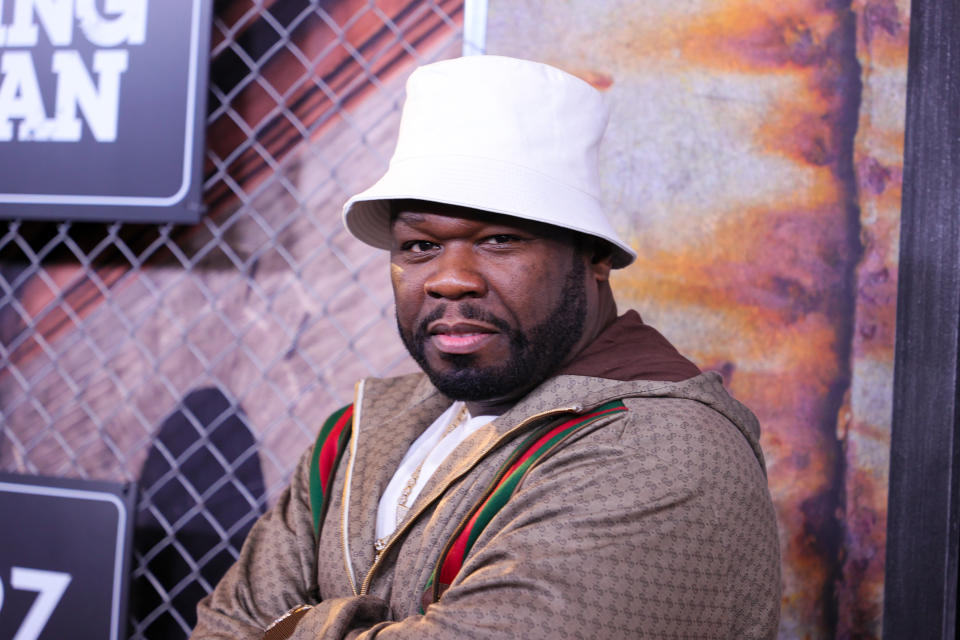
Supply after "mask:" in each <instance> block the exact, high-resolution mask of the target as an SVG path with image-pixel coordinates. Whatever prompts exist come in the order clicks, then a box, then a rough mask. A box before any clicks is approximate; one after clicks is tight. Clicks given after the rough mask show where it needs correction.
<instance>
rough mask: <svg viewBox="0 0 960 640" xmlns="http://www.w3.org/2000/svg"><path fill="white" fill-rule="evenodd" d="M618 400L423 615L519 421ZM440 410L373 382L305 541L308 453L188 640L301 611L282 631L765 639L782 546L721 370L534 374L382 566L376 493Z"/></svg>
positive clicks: (411, 392)
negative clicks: (617, 407)
mask: <svg viewBox="0 0 960 640" xmlns="http://www.w3.org/2000/svg"><path fill="white" fill-rule="evenodd" d="M615 399H620V400H622V402H623V403H624V405H625V406H626V407H627V411H625V412H621V413H616V414H612V415H610V416H609V417H604V418H602V419H600V420H597V421H596V422H595V423H592V424H591V425H589V426H588V427H587V428H585V429H583V430H582V431H580V432H578V433H577V434H576V435H575V437H573V438H571V439H570V441H568V442H565V444H564V446H563V447H561V448H559V449H558V450H557V451H555V452H554V453H553V454H552V455H551V456H550V457H549V458H548V459H546V460H544V461H543V462H542V463H541V464H540V465H539V466H537V467H536V468H535V469H533V470H532V471H531V472H530V474H529V475H528V476H526V477H525V479H524V481H523V483H522V484H521V485H520V486H519V487H518V488H517V490H516V492H515V493H514V495H513V497H512V498H511V499H510V500H509V501H508V502H507V503H506V505H505V506H504V507H503V508H502V509H501V510H500V511H498V512H497V514H496V515H495V516H494V517H493V519H492V520H491V521H490V523H489V524H488V525H487V527H486V528H485V529H483V531H482V533H481V534H480V535H479V536H478V538H477V539H476V542H475V544H474V545H473V547H472V548H471V550H470V553H469V554H468V555H467V557H466V558H465V561H464V564H463V568H462V569H461V571H460V573H459V574H458V575H457V577H456V579H455V580H454V581H453V583H452V584H451V585H450V587H449V589H447V590H446V591H445V592H444V594H443V596H442V597H441V598H440V600H439V601H438V602H436V603H434V604H433V605H431V606H430V608H429V609H428V610H427V612H426V613H425V614H423V615H421V614H419V609H420V596H421V593H422V589H423V585H424V584H426V583H427V581H428V579H429V577H430V572H431V571H432V570H433V568H434V567H435V566H436V563H437V560H438V557H439V555H440V553H441V551H442V546H443V545H444V543H445V542H446V541H447V540H448V539H449V537H450V536H451V535H452V533H453V532H454V531H455V530H456V528H457V525H458V524H459V523H460V522H461V520H462V519H463V518H464V516H465V515H466V514H467V513H468V511H469V509H470V507H471V506H473V504H474V503H475V502H476V500H477V499H478V497H479V496H480V495H482V494H483V493H484V491H485V489H487V487H488V486H489V484H490V483H491V482H492V481H493V479H494V478H493V476H494V474H495V472H496V470H497V469H498V468H499V467H500V465H501V464H502V463H503V462H504V460H505V459H506V458H507V457H508V456H509V455H510V454H511V453H512V451H513V449H514V448H515V447H516V445H517V443H518V442H519V441H520V440H519V439H520V438H522V437H523V436H524V435H525V433H526V431H525V428H524V426H523V425H524V424H526V423H528V422H529V419H530V418H532V417H534V416H537V415H538V414H541V413H544V412H549V411H554V410H557V409H563V408H568V409H569V408H576V409H577V410H578V411H587V410H589V409H591V408H593V407H596V406H599V405H600V404H603V403H604V402H608V401H610V400H615ZM448 404H449V400H448V399H447V398H444V397H443V396H441V395H440V394H439V393H438V392H437V391H436V390H435V389H433V387H432V386H431V385H430V384H429V382H428V381H427V380H426V378H425V377H424V376H422V375H421V374H414V375H410V376H404V377H400V378H394V379H388V380H367V381H366V382H365V384H364V392H363V395H362V398H359V402H358V403H357V405H356V406H357V407H359V411H358V412H357V416H356V417H357V420H356V422H355V424H354V438H356V442H352V443H351V446H352V447H353V448H355V450H356V455H355V456H354V457H353V458H351V452H350V451H348V452H347V454H346V455H345V457H344V459H343V460H342V461H341V463H340V465H339V467H338V468H337V473H336V476H335V479H334V488H333V492H332V495H331V502H330V506H329V511H328V512H327V516H326V518H325V520H324V523H323V528H322V530H321V536H320V541H319V544H318V546H317V547H314V542H313V540H314V536H313V529H312V520H311V516H310V508H309V506H310V505H309V495H308V493H309V492H308V485H309V477H308V471H309V470H308V468H307V466H308V463H309V457H308V456H309V452H308V453H307V454H305V458H304V460H303V461H302V462H301V465H300V467H299V468H298V472H297V474H296V475H295V477H294V479H293V481H292V483H291V486H290V488H289V489H288V490H287V491H286V492H285V493H284V494H283V496H282V497H281V499H280V501H279V502H278V503H277V504H276V505H275V506H274V508H273V509H271V510H270V511H269V512H268V513H267V514H266V515H265V516H264V517H263V518H262V519H261V520H260V521H259V522H258V523H257V524H256V525H255V526H254V528H253V530H252V532H251V534H250V536H249V537H248V539H247V542H246V543H245V544H244V548H243V550H242V551H241V556H240V559H239V560H238V562H237V564H236V565H235V566H234V567H233V568H232V569H231V570H230V571H229V572H228V574H227V576H226V577H225V578H224V579H223V580H222V581H221V583H220V584H219V585H218V586H217V588H216V589H215V591H214V592H213V593H212V594H211V595H210V596H208V597H207V598H205V599H204V600H203V601H202V602H201V604H200V605H199V607H198V613H199V623H198V626H197V628H196V630H195V632H194V635H193V637H194V638H231V639H234V638H260V637H262V634H263V629H264V628H266V627H267V626H268V625H269V624H270V623H271V622H272V621H273V620H275V619H276V618H278V617H279V616H281V615H282V614H283V613H284V612H285V611H287V610H289V609H290V608H292V607H294V606H295V605H298V604H301V603H307V604H314V605H315V606H314V608H313V609H311V610H310V611H308V612H307V613H306V614H305V615H304V616H303V618H302V619H301V620H300V622H299V624H298V625H297V627H296V630H295V631H294V632H293V635H291V636H290V637H291V638H297V639H301V638H302V639H307V638H310V639H315V638H343V637H350V638H373V637H375V636H378V635H382V636H383V637H384V638H451V637H481V638H482V637H491V638H502V637H523V638H538V637H543V638H548V637H549V638H554V637H605V638H643V637H646V638H688V637H689V638H692V637H698V638H772V637H775V635H776V631H777V624H778V613H779V604H780V602H779V601H780V574H779V551H778V549H779V545H778V540H777V530H776V524H775V520H774V513H773V507H772V504H771V502H770V496H769V492H768V490H767V486H766V478H765V471H764V463H763V457H762V453H761V452H760V448H759V443H758V438H759V426H758V425H757V421H756V419H755V418H754V417H753V415H752V413H750V412H749V410H747V409H746V408H745V407H743V406H742V405H740V404H739V403H738V402H736V401H735V400H733V399H732V398H731V397H730V396H729V395H728V394H727V393H726V391H725V390H724V389H723V386H722V384H721V382H720V379H719V376H717V375H716V374H713V373H707V374H703V375H701V376H697V377H696V378H693V379H690V380H686V381H684V382H679V383H668V382H646V381H644V382H617V381H611V380H606V379H600V378H589V377H582V376H559V377H556V378H553V379H550V380H547V381H546V382H544V383H543V384H542V385H540V387H539V388H538V389H536V390H535V391H534V392H532V393H530V394H529V395H528V396H527V397H526V398H524V399H523V400H522V401H521V402H520V403H519V404H517V405H516V406H515V407H513V408H512V409H511V410H510V411H509V412H507V413H505V414H504V415H502V416H500V417H499V418H498V419H497V420H496V421H494V422H493V423H491V424H490V425H487V426H486V427H484V428H482V429H480V430H479V431H478V432H476V433H474V434H473V435H472V436H471V437H470V438H468V439H467V440H466V441H464V442H463V443H462V444H461V445H460V446H459V447H458V448H457V449H456V450H455V451H454V452H453V454H451V455H450V456H449V457H448V459H447V460H445V461H444V463H443V465H442V466H441V467H440V468H439V469H438V470H437V472H436V473H435V474H434V475H433V477H432V478H431V479H430V481H429V483H428V484H427V486H426V487H425V488H424V491H423V492H422V493H421V494H420V496H419V497H418V498H417V500H416V501H415V502H414V504H413V505H412V509H411V511H410V513H409V514H408V516H407V520H406V521H405V522H403V523H401V524H400V529H399V530H398V533H397V534H395V537H396V539H395V540H394V541H393V542H392V543H391V544H390V546H389V547H388V548H387V549H386V550H385V552H384V554H383V556H382V557H380V558H379V559H376V552H375V549H374V539H375V538H374V535H375V519H376V510H377V501H378V499H379V495H380V492H381V491H382V490H383V488H384V487H385V486H386V483H387V482H388V481H389V479H390V477H391V475H392V474H393V472H394V470H395V469H396V467H397V465H398V464H399V462H400V459H401V458H402V456H403V454H404V452H405V451H406V449H407V448H408V447H409V445H410V443H412V441H413V440H414V439H415V438H416V436H417V435H418V434H419V433H420V432H421V431H422V430H423V429H424V428H426V426H427V425H429V424H430V423H431V422H432V421H433V419H435V418H436V417H437V416H438V415H439V414H440V413H441V412H442V411H443V410H444V409H445V408H446V407H447V406H448ZM348 475H349V490H348V491H347V492H346V495H347V503H348V505H349V513H348V519H347V520H345V519H344V511H345V509H344V506H345V504H344V495H345V492H344V488H345V487H346V482H347V477H348ZM344 530H345V531H346V543H347V544H346V545H344ZM345 546H346V547H348V548H347V549H345ZM371 568H373V570H372V571H371ZM351 574H352V576H351Z"/></svg>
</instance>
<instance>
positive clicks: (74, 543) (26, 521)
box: [0, 474, 134, 640]
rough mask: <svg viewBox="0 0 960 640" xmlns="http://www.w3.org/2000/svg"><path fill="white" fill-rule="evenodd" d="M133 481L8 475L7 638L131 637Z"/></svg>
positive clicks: (0, 540) (1, 631) (0, 542)
mask: <svg viewBox="0 0 960 640" xmlns="http://www.w3.org/2000/svg"><path fill="white" fill-rule="evenodd" d="M133 498H134V491H133V488H132V486H131V485H121V484H114V483H108V482H93V481H84V480H66V479H52V478H49V479H48V478H37V477H33V476H17V475H11V474H0V513H2V514H3V519H2V524H0V638H15V639H16V640H35V639H36V640H45V639H49V640H61V639H62V638H81V637H82V638H103V639H104V640H107V639H109V640H119V639H120V638H125V637H126V598H127V585H128V558H129V555H130V539H131V532H132V531H133V529H132V526H131V519H132V518H131V516H132V511H133Z"/></svg>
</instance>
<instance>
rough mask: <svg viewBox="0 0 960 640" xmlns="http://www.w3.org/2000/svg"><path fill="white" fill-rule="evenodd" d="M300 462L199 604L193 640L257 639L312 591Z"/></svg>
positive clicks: (309, 526)
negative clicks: (232, 560)
mask: <svg viewBox="0 0 960 640" xmlns="http://www.w3.org/2000/svg"><path fill="white" fill-rule="evenodd" d="M311 455H312V447H311V448H310V449H308V450H307V452H306V453H305V454H304V455H303V457H302V458H301V459H300V461H299V463H298V464H297V467H296V470H295V471H294V475H293V478H292V479H291V481H290V485H289V486H288V487H287V488H286V489H285V490H284V492H283V493H282V494H281V495H280V498H279V499H278V500H277V503H276V504H275V505H274V506H273V507H272V508H271V509H270V510H269V511H267V513H266V514H264V515H263V516H262V517H261V518H260V519H259V520H258V521H257V522H256V524H255V525H254V526H253V528H252V529H251V530H250V534H249V535H248V536H247V539H246V540H245V541H244V543H243V547H242V548H241V550H240V556H239V557H238V558H237V561H236V562H235V563H234V565H233V566H232V567H231V568H230V569H229V570H228V571H227V573H226V574H225V575H224V577H223V579H221V580H220V583H219V584H218V585H217V586H216V588H215V589H214V590H213V592H212V593H210V594H209V595H208V596H206V597H205V598H203V599H202V600H201V601H200V602H199V604H198V605H197V625H196V627H195V628H194V631H193V633H192V634H191V636H190V637H191V639H194V640H221V639H222V640H228V639H229V640H247V639H250V640H254V639H255V640H260V639H261V638H262V637H263V630H264V628H266V627H267V626H268V625H269V624H270V623H271V622H273V621H274V620H275V619H277V618H278V617H280V616H281V615H283V613H284V612H286V611H288V610H289V609H291V608H292V607H294V606H295V605H297V604H300V603H305V602H313V601H314V600H315V595H314V594H315V593H316V577H315V567H314V559H315V547H314V538H313V521H312V516H311V513H310V493H309V490H310V484H309V463H310V459H311Z"/></svg>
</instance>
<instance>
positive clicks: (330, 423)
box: [310, 404, 353, 537]
mask: <svg viewBox="0 0 960 640" xmlns="http://www.w3.org/2000/svg"><path fill="white" fill-rule="evenodd" d="M352 420H353V405H352V404H348V405H347V406H345V407H343V408H342V409H339V410H337V411H334V412H333V413H332V414H331V415H330V417H329V418H327V421H326V422H324V423H323V426H322V427H321V428H320V433H319V435H317V443H316V445H314V447H313V457H312V459H311V461H310V512H311V514H312V515H313V533H314V536H317V537H319V536H320V525H321V524H322V523H323V517H324V515H325V514H326V509H327V505H328V504H329V502H330V488H331V486H332V485H333V476H334V474H336V472H337V465H338V464H339V463H340V458H341V457H342V456H343V452H344V450H345V449H346V448H347V443H348V442H350V433H351V432H352V426H353V423H352Z"/></svg>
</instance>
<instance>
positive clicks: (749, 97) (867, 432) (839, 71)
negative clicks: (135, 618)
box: [487, 0, 909, 638]
mask: <svg viewBox="0 0 960 640" xmlns="http://www.w3.org/2000/svg"><path fill="white" fill-rule="evenodd" d="M908 9H909V7H908V6H907V3H906V1H905V0H904V1H903V2H899V3H898V2H890V1H885V2H857V3H854V4H853V5H851V4H850V3H843V2H839V3H823V2H816V1H812V0H810V1H806V0H790V1H786V2H778V3H767V2H760V1H758V0H724V1H722V2H716V1H713V2H705V1H701V2H675V1H668V0H660V1H650V2H643V3H636V2H628V1H620V0H609V1H605V2H590V3H587V2H572V3H563V4H562V5H558V4H557V3H548V2H545V1H541V0H525V1H520V2H515V1H512V2H507V1H506V0H491V2H490V8H489V15H490V23H489V25H488V32H487V33H488V52H489V53H500V54H505V55H518V56H521V57H528V58H533V59H537V60H541V61H544V62H548V63H551V64H555V65H557V66H559V67H561V68H565V69H567V70H569V71H572V72H574V73H577V74H579V75H580V76H581V77H583V78H584V79H586V80H587V81H588V82H591V83H592V84H594V85H595V86H597V87H598V88H599V89H601V90H603V91H605V92H606V93H607V95H608V96H609V98H610V101H611V104H612V111H613V115H612V118H611V125H610V133H609V136H608V141H607V143H606V146H605V148H604V149H603V151H602V154H603V161H604V175H605V185H604V187H605V198H606V204H607V206H608V208H609V210H610V211H611V212H612V213H613V215H614V218H615V220H616V224H617V225H618V227H619V229H620V230H621V232H623V233H624V234H625V235H626V236H627V237H629V238H630V239H631V241H632V243H633V244H634V246H635V247H636V248H637V250H638V251H639V254H640V258H639V260H638V261H637V264H636V265H635V266H633V267H631V268H630V269H628V270H626V271H625V272H624V273H621V274H617V276H618V277H617V278H616V279H615V281H614V286H615V288H616V290H617V292H618V295H619V298H620V300H621V303H622V304H623V305H624V306H628V307H633V308H636V309H638V310H639V311H640V312H641V313H642V314H643V315H644V317H645V318H646V319H647V320H648V321H650V322H651V323H652V324H655V325H656V326H657V327H658V328H659V329H661V330H662V331H663V332H664V333H666V335H667V336H669V337H670V338H671V339H672V340H674V341H675V342H676V343H677V344H678V345H679V346H680V347H681V350H683V351H685V352H686V353H688V354H689V355H691V356H692V357H693V358H694V359H695V360H696V361H697V362H698V363H699V364H700V365H702V366H703V367H707V368H715V369H718V370H720V371H721V372H723V374H724V376H725V378H726V381H727V383H728V384H729V386H730V387H731V388H732V389H733V391H734V393H735V394H736V395H737V396H738V397H740V398H741V399H742V400H744V401H745V402H746V403H747V404H748V405H750V406H751V407H752V408H753V409H754V410H755V411H756V413H757V414H758V416H759V417H760V419H761V423H762V424H763V426H764V429H765V431H764V437H763V441H762V444H763V446H764V449H765V450H766V452H767V454H768V467H769V471H770V486H771V491H772V492H773V495H774V499H775V502H776V505H777V510H778V516H779V519H780V527H781V541H782V551H783V560H784V588H785V590H784V600H783V621H782V626H781V636H782V637H784V638H804V637H844V638H849V637H862V638H869V637H879V633H880V611H881V597H882V589H883V547H884V531H885V511H886V482H887V465H888V460H889V420H890V417H889V414H890V383H891V380H892V366H893V359H892V347H893V314H894V311H895V308H894V303H895V298H896V295H895V292H896V282H895V276H894V274H895V273H896V248H897V225H898V220H899V190H900V174H901V160H900V157H901V155H902V144H903V142H902V138H903V117H902V116H903V105H904V104H905V76H906V51H907V43H906V33H907V31H908V29H906V25H905V21H906V20H907V16H908V15H909V11H908Z"/></svg>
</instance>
